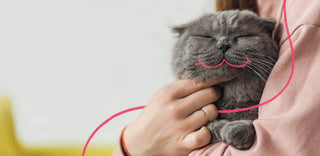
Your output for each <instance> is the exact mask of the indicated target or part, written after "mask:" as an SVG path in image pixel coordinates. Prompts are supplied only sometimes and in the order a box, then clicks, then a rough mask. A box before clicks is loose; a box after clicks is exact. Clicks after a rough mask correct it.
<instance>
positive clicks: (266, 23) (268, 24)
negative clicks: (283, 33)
mask: <svg viewBox="0 0 320 156" xmlns="http://www.w3.org/2000/svg"><path fill="white" fill-rule="evenodd" d="M276 23H277V21H276V20H274V19H272V18H261V27H262V28H263V30H264V31H265V32H266V33H268V34H270V36H272V32H273V29H274V26H275V25H276Z"/></svg>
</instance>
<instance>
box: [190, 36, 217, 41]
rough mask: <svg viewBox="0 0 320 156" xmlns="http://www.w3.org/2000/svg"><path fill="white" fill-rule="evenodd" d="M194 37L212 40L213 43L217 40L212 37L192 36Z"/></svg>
mask: <svg viewBox="0 0 320 156" xmlns="http://www.w3.org/2000/svg"><path fill="white" fill-rule="evenodd" d="M192 36H193V37H198V38H204V39H210V40H212V41H215V40H216V39H215V38H214V37H212V36H209V35H192Z"/></svg>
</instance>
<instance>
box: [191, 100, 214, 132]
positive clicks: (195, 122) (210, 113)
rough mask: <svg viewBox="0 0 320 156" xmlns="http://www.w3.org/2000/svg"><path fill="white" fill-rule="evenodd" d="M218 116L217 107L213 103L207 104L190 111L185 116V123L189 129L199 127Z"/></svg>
mask: <svg viewBox="0 0 320 156" xmlns="http://www.w3.org/2000/svg"><path fill="white" fill-rule="evenodd" d="M217 117H218V110H217V107H216V106H215V105H213V104H208V105H206V106H204V107H203V108H201V109H200V110H198V111H196V112H194V113H192V114H191V115H190V116H189V117H187V119H186V121H185V123H186V125H187V127H188V128H190V130H194V129H199V128H200V127H202V126H204V125H205V124H207V123H208V122H209V121H212V120H214V119H216V118H217Z"/></svg>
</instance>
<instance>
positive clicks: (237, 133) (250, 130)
mask: <svg viewBox="0 0 320 156" xmlns="http://www.w3.org/2000/svg"><path fill="white" fill-rule="evenodd" d="M220 133H221V136H222V140H223V141H224V142H225V143H228V144H230V145H232V146H234V147H235V148H237V149H249V148H250V147H251V146H252V145H253V143H254V139H255V130H254V127H253V125H252V121H251V120H237V121H232V122H229V123H228V124H226V125H225V126H224V127H223V128H222V129H221V131H220Z"/></svg>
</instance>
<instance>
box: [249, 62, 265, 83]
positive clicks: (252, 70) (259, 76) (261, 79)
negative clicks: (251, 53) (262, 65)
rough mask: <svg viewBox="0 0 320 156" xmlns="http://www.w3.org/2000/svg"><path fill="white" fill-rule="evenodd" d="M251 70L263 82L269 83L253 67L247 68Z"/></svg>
mask: <svg viewBox="0 0 320 156" xmlns="http://www.w3.org/2000/svg"><path fill="white" fill-rule="evenodd" d="M247 67H248V68H249V69H251V70H252V71H253V72H254V73H255V74H256V75H258V76H259V77H260V79H261V80H263V81H264V82H267V80H266V79H265V78H264V77H263V76H262V75H261V74H260V73H259V72H257V71H256V70H254V69H253V68H252V67H250V65H248V66H247Z"/></svg>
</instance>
